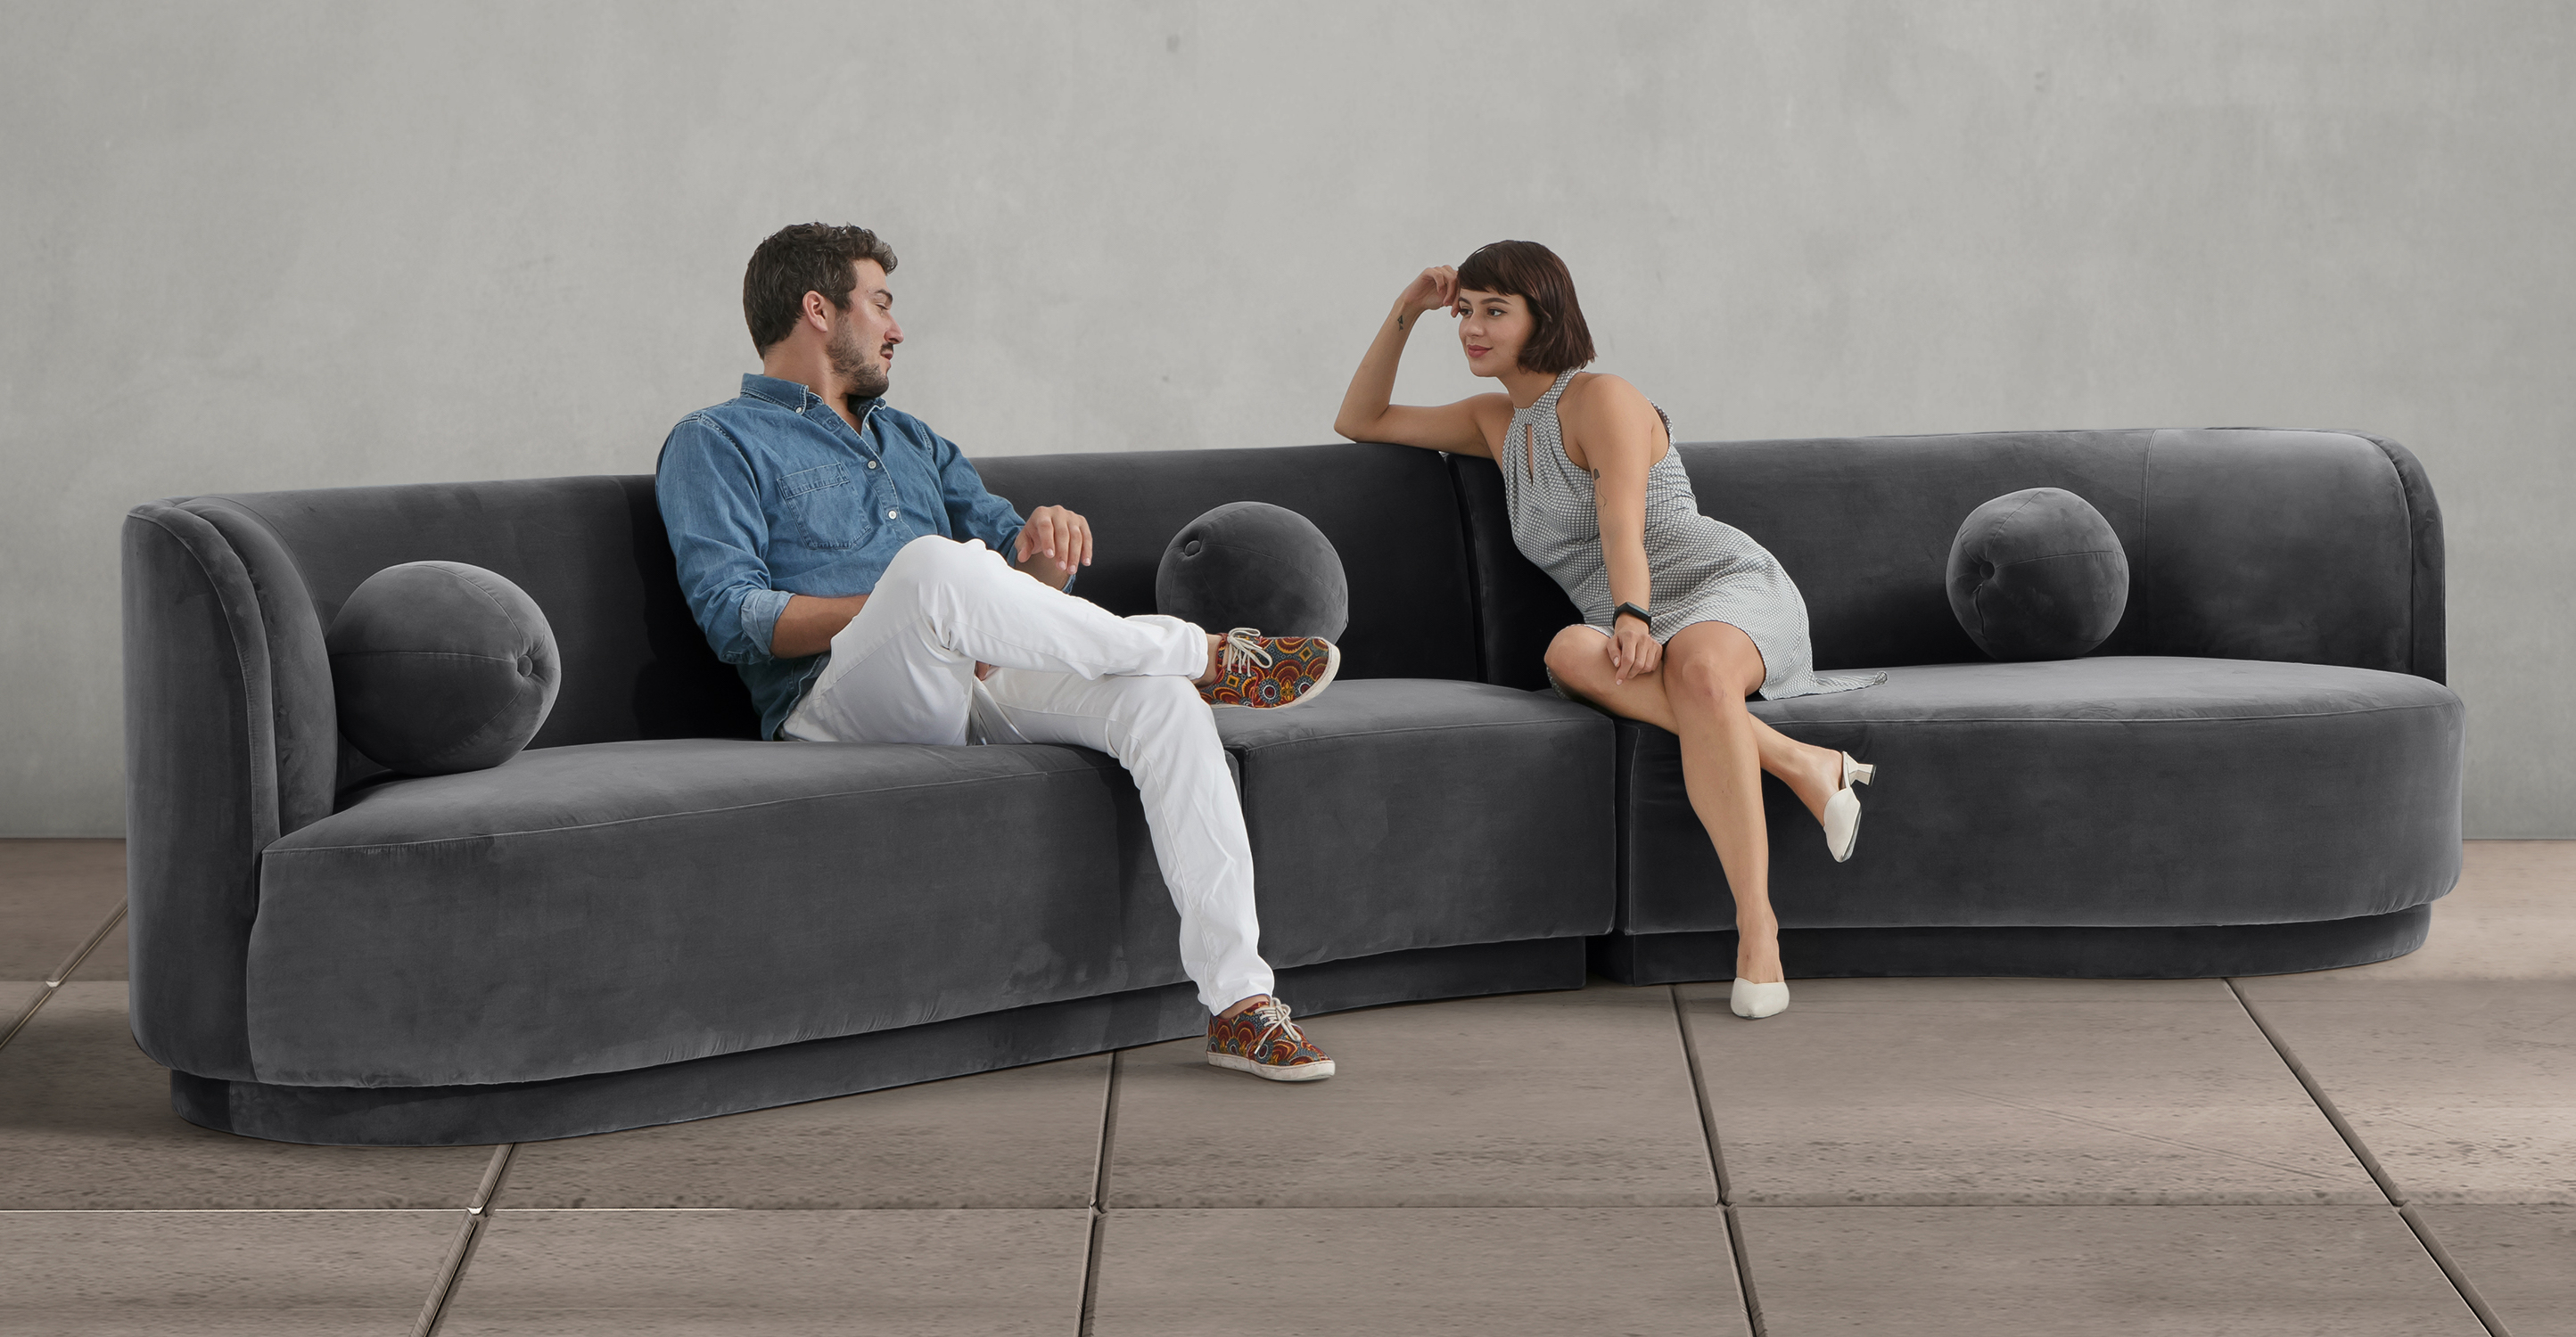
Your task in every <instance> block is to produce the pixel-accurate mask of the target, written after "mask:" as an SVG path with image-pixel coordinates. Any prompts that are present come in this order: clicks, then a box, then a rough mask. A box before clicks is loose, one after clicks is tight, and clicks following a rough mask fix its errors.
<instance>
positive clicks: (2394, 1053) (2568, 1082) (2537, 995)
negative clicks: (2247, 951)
mask: <svg viewBox="0 0 2576 1337" xmlns="http://www.w3.org/2000/svg"><path fill="white" fill-rule="evenodd" d="M2237 983H2238V985H2239V987H2241V988H2243V989H2244V990H2245V995H2246V997H2248V998H2251V999H2253V1000H2254V1002H2255V1005H2256V1006H2258V1007H2260V1008H2262V1009H2263V1016H2264V1018H2265V1019H2266V1020H2267V1021H2269V1022H2270V1023H2271V1024H2272V1028H2273V1029H2274V1030H2275V1031H2276V1032H2278V1033H2279V1034H2280V1036H2281V1038H2282V1040H2283V1042H2284V1043H2286V1044H2287V1045H2288V1046H2289V1049H2290V1052H2292V1053H2294V1054H2296V1055H2298V1057H2299V1061H2300V1062H2301V1063H2303V1064H2305V1065H2306V1066H2307V1069H2308V1072H2309V1073H2310V1075H2312V1076H2314V1077H2315V1078H2316V1079H2317V1084H2318V1085H2319V1086H2321V1087H2323V1088H2324V1090H2325V1093H2326V1095H2327V1096H2328V1097H2329V1098H2330V1099H2332V1100H2333V1101H2334V1103H2335V1106H2336V1107H2337V1108H2338V1109H2341V1110H2342V1111H2343V1115H2344V1118H2345V1119H2346V1120H2347V1121H2349V1122H2350V1123H2351V1124H2352V1127H2353V1131H2354V1132H2356V1133H2358V1134H2359V1135H2360V1137H2361V1141H2362V1145H2364V1146H2367V1147H2369V1148H2370V1150H2371V1154H2373V1155H2375V1156H2377V1157H2378V1158H2379V1163H2380V1165H2381V1166H2382V1167H2383V1168H2385V1169H2386V1170H2387V1171H2388V1173H2389V1175H2390V1177H2391V1178H2393V1179H2395V1180H2396V1181H2397V1186H2398V1188H2399V1190H2400V1191H2402V1192H2403V1193H2404V1194H2405V1195H2406V1198H2407V1200H2408V1201H2410V1202H2416V1203H2424V1202H2491V1203H2561V1204H2576V979H2565V980H2475V979H2471V980H2447V981H2445V980H2420V981H2416V980H2396V979H2390V980H2381V981H2376V982H2367V983H2365V982H2360V981H2354V980H2351V979H2344V978H2336V979H2329V978H2325V977H2323V976H2320V975H2289V976H2278V977H2273V978H2268V979H2245V980H2239V981H2238V982H2237Z"/></svg>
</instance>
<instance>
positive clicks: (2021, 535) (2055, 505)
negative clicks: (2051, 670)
mask: <svg viewBox="0 0 2576 1337" xmlns="http://www.w3.org/2000/svg"><path fill="white" fill-rule="evenodd" d="M1948 584H1949V590H1950V611H1951V612H1952V613H1954V614H1956V615H1957V616H1958V619H1959V625H1960V627H1962V628H1963V629H1965V630H1966V631H1967V633H1968V639H1970V640H1972V641H1975V642H1976V643H1977V648H1978V649H1980V650H1983V651H1985V652H1986V653H1987V654H1989V655H1991V656H1993V657H1994V658H1996V659H2073V658H2076V657H2077V656H2079V655H2083V654H2085V653H2087V652H2089V651H2091V650H2092V649H2093V647H2095V646H2097V645H2100V644H2101V643H2102V642H2103V641H2104V640H2105V639H2106V638H2108V637H2109V636H2110V634H2111V629H2112V628H2114V627H2117V626H2119V625H2120V614H2121V613H2122V612H2123V611H2124V610H2126V609H2127V608H2128V606H2129V557H2128V554H2127V553H2125V552H2123V551H2121V549H2120V536H2119V535H2117V534H2114V533H2112V532H2111V522H2110V521H2108V520H2105V519H2103V518H2102V513H2101V512H2100V511H2097V510H2095V509H2093V504H2092V503H2091V502H2088V501H2086V500H2084V499H2083V498H2082V497H2079V496H2076V495H2075V494H2074V493H2072V492H2068V491H2066V490H2065V489H2063V488H2054V487H2033V488H2024V489H2022V490H2021V491H2019V492H2007V493H2005V494H2004V495H2002V496H2000V497H1997V498H1995V499H1994V500H1992V501H1990V502H1987V503H1986V504H1985V505H1983V506H1979V507H1978V508H1977V509H1975V510H1973V511H1970V512H1968V519H1967V522H1966V523H1964V524H1962V525H1960V526H1959V536H1958V537H1957V538H1955V539H1953V540H1951V542H1950V565H1949V572H1948Z"/></svg>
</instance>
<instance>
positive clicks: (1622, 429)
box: [1557, 376, 1664, 682]
mask: <svg viewBox="0 0 2576 1337" xmlns="http://www.w3.org/2000/svg"><path fill="white" fill-rule="evenodd" d="M1557 420H1558V421H1559V422H1560V423H1562V424H1563V425H1564V428H1565V442H1566V446H1567V451H1566V453H1567V455H1568V456H1569V457H1570V458H1573V459H1574V461H1575V463H1577V464H1578V465H1580V466H1581V467H1582V468H1583V469H1584V470H1585V471H1586V472H1588V473H1590V474H1591V475H1592V499H1593V504H1594V505H1595V506H1597V507H1598V508H1599V509H1600V515H1601V564H1602V565H1603V566H1604V567H1606V568H1608V569H1609V573H1610V603H1611V605H1612V606H1613V607H1616V606H1618V605H1620V604H1623V603H1633V604H1635V605H1637V606H1638V607H1639V608H1646V609H1651V608H1653V607H1654V592H1655V575H1654V571H1653V569H1652V568H1650V567H1649V566H1648V565H1647V564H1646V471H1647V470H1649V469H1651V468H1653V467H1654V464H1655V460H1656V459H1657V458H1658V457H1660V456H1661V455H1662V454H1663V431H1664V424H1663V419H1662V417H1661V416H1659V415H1658V414H1657V413H1656V412H1655V406H1654V405H1652V404H1649V403H1647V402H1646V397H1645V396H1644V395H1642V394H1639V393H1638V392H1637V387H1635V386H1633V385H1630V384H1628V383H1627V382H1626V381H1623V380H1621V379H1619V378H1618V377H1616V376H1591V377H1587V378H1585V384H1584V385H1583V387H1582V393H1581V394H1568V395H1566V396H1565V399H1564V400H1560V401H1559V402H1558V406H1557ZM1578 451H1579V452H1580V454H1577V452H1578ZM1610 625H1611V643H1610V662H1611V667H1612V671H1613V675H1614V680H1615V681H1618V682H1626V681H1627V680H1628V679H1630V678H1633V677H1635V676H1637V675H1638V674H1640V673H1652V672H1653V671H1654V670H1655V666H1656V665H1657V664H1658V663H1660V662H1661V661H1662V659H1663V646H1662V645H1661V644H1659V643H1658V642H1657V641H1656V640H1655V637H1654V632H1653V629H1652V628H1650V627H1648V626H1647V625H1646V624H1645V623H1643V622H1640V621H1639V620H1637V619H1636V618H1634V617H1621V616H1617V615H1615V614H1614V615H1613V616H1612V618H1611V624H1610Z"/></svg>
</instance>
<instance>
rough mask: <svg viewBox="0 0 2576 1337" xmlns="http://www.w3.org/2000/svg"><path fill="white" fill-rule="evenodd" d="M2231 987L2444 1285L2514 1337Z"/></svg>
mask: <svg viewBox="0 0 2576 1337" xmlns="http://www.w3.org/2000/svg"><path fill="white" fill-rule="evenodd" d="M2227 988H2228V991H2229V992H2230V993H2233V994H2235V995H2236V1001H2237V1003H2238V1004H2239V1005H2240V1006H2242V1007H2243V1008H2244V1009H2245V1015H2246V1017H2247V1019H2249V1020H2251V1021H2252V1022H2253V1023H2254V1026H2255V1029H2257V1030H2260V1031H2261V1032H2262V1033H2263V1038H2264V1039H2265V1040H2268V1041H2270V1042H2271V1044H2272V1048H2273V1049H2274V1050H2275V1051H2277V1052H2278V1053H2279V1054H2280V1056H2281V1062H2282V1063H2284V1064H2286V1065H2288V1067H2289V1069H2290V1073H2291V1075H2292V1076H2294V1077H2296V1078H2298V1079H2299V1085H2300V1086H2301V1087H2303V1088H2305V1089H2306V1090H2307V1093H2308V1097H2309V1099H2311V1100H2314V1101H2315V1102H2316V1105H2317V1111H2318V1112H2319V1113H2321V1114H2323V1115H2324V1116H2325V1118H2326V1122H2327V1123H2329V1124H2331V1125H2333V1127H2334V1130H2335V1133H2336V1134H2337V1135H2338V1136H2340V1137H2342V1138H2343V1140H2344V1142H2345V1144H2346V1145H2348V1146H2350V1147H2351V1148H2352V1154H2353V1156H2354V1158H2355V1159H2357V1160H2359V1161H2360V1162H2361V1168H2362V1169H2364V1170H2366V1171H2368V1172H2369V1174H2370V1177H2371V1179H2372V1180H2373V1181H2375V1182H2377V1183H2378V1185H2379V1187H2380V1191H2381V1192H2382V1193H2385V1194H2386V1195H2387V1196H2388V1205H2389V1207H2390V1208H2392V1209H2393V1210H2395V1212H2396V1213H2397V1219H2398V1220H2399V1221H2400V1222H2402V1223H2403V1224H2404V1225H2405V1226H2406V1228H2407V1230H2408V1231H2410V1232H2412V1233H2413V1235H2414V1236H2415V1242H2416V1245H2417V1247H2419V1248H2421V1249H2423V1251H2424V1253H2425V1256H2426V1257H2427V1258H2429V1259H2431V1260H2432V1263H2433V1266H2434V1267H2436V1268H2438V1269H2440V1271H2441V1273H2442V1278H2443V1280H2445V1281H2448V1282H2450V1283H2451V1288H2452V1289H2453V1290H2454V1291H2456V1292H2458V1294H2459V1297H2460V1302H2461V1303H2462V1304H2465V1305H2467V1306H2468V1308H2469V1312H2470V1314H2471V1315H2473V1316H2474V1317H2475V1318H2476V1319H2477V1320H2478V1322H2479V1324H2480V1325H2481V1326H2483V1327H2485V1328H2486V1330H2487V1333H2488V1337H2512V1333H2511V1332H2509V1331H2508V1330H2507V1329H2506V1328H2505V1326H2504V1322H2503V1320H2502V1319H2500V1318H2498V1317H2497V1315H2496V1312H2495V1310H2494V1309H2493V1308H2492V1307H2490V1306H2489V1305H2488V1304H2487V1302H2486V1297H2485V1296H2484V1295H2482V1294H2481V1293H2480V1292H2479V1290H2478V1288H2477V1284H2476V1283H2475V1282H2473V1281H2471V1280H2470V1279H2469V1276H2468V1273H2466V1272H2465V1271H2463V1270H2462V1269H2461V1268H2460V1266H2459V1264H2458V1261H2457V1260H2455V1259H2453V1258H2452V1257H2451V1254H2450V1250H2448V1249H2447V1248H2445V1247H2443V1244H2442V1241H2441V1239H2440V1237H2439V1236H2438V1235H2436V1234H2435V1233H2434V1231H2433V1227H2432V1223H2430V1222H2428V1221H2426V1220H2424V1219H2423V1217H2422V1216H2421V1215H2419V1214H2418V1213H2417V1212H2416V1211H2415V1210H2414V1208H2413V1207H2412V1206H2411V1205H2410V1204H2409V1203H2408V1202H2407V1200H2406V1195H2405V1192H2404V1190H2402V1189H2400V1188H2399V1187H2398V1184H2397V1181H2396V1179H2395V1178H2394V1177H2393V1176H2391V1175H2390V1174H2389V1173H2388V1170H2387V1168H2386V1167H2385V1166H2382V1165H2381V1164H2380V1163H2379V1158H2378V1156H2376V1155H2374V1154H2373V1153H2372V1152H2371V1150H2370V1147H2369V1144H2367V1143H2365V1142H2363V1141H2362V1138H2361V1133H2360V1131H2359V1130H2357V1129H2355V1128H2354V1127H2353V1126H2352V1124H2351V1123H2350V1122H2349V1121H2348V1120H2346V1119H2345V1118H2344V1117H2343V1111H2342V1110H2341V1109H2339V1108H2337V1107H2336V1105H2335V1102H2334V1097H2332V1096H2330V1095H2328V1094H2326V1090H2325V1084H2324V1083H2323V1082H2320V1081H2319V1080H2317V1077H2316V1074H2314V1073H2312V1072H2310V1071H2309V1070H2308V1066H2307V1064H2306V1063H2305V1062H2303V1061H2301V1060H2300V1058H2299V1056H2298V1054H2297V1053H2296V1052H2295V1051H2293V1050H2292V1049H2291V1048H2290V1043H2289V1041H2288V1040H2287V1039H2285V1038H2283V1036H2282V1035H2281V1034H2280V1032H2278V1031H2275V1030H2274V1029H2272V1025H2271V1022H2270V1021H2269V1019H2267V1018H2266V1017H2265V1016H2264V1015H2263V1010H2262V1009H2261V1008H2260V1007H2259V1006H2257V1005H2256V1004H2255V1002H2254V1000H2253V999H2252V998H2251V997H2248V996H2247V995H2246V992H2245V990H2244V989H2243V988H2242V987H2241V986H2240V985H2238V983H2237V982H2236V980H2235V979H2234V978H2233V977H2230V978H2229V979H2228V981H2227Z"/></svg>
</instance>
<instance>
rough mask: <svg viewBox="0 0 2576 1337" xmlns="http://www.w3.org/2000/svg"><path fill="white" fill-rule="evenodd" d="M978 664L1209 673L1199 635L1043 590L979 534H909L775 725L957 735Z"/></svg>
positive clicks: (888, 737) (841, 736)
mask: <svg viewBox="0 0 2576 1337" xmlns="http://www.w3.org/2000/svg"><path fill="white" fill-rule="evenodd" d="M978 660H981V661H982V662H984V663H987V664H992V665H995V666H997V667H1001V668H1011V669H1037V670H1043V671H1046V672H1051V673H1066V674H1072V675H1074V676H1075V677H1077V678H1102V677H1107V676H1111V675H1143V674H1156V675H1163V676H1174V675H1177V676H1178V677H1180V678H1182V679H1184V680H1186V679H1190V678H1195V677H1197V676H1198V675H1199V674H1201V673H1204V672H1206V671H1207V662H1208V650H1207V635H1206V633H1204V632H1201V631H1200V630H1199V629H1198V628H1196V627H1193V626H1191V625H1190V624H1188V623H1186V622H1182V621H1179V620H1177V619H1175V618H1168V617H1119V616H1118V615H1117V614H1115V613H1112V612H1110V611H1109V610H1107V609H1105V608H1102V607H1101V606H1100V605H1098V604H1095V603H1093V602H1091V601H1090V600H1088V599H1077V598H1074V597H1073V596H1071V595H1068V594H1064V593H1061V592H1059V591H1056V590H1051V589H1048V588H1047V587H1046V586H1044V585H1041V584H1039V583H1038V582H1036V581H1034V580H1031V579H1029V578H1028V577H1027V576H1025V575H1023V574H1021V573H1019V572H1017V571H1013V570H1012V569H1011V568H1010V566H1009V565H1008V564H1006V563H1005V562H1003V560H1002V555H1001V554H1000V553H997V552H993V551H991V550H990V549H987V548H986V547H985V546H984V545H983V543H982V542H981V541H980V540H970V541H968V542H965V543H958V542H955V541H954V540H951V539H944V538H940V537H937V536H936V535H932V536H926V537H923V538H917V539H914V540H913V541H912V542H910V543H907V544H905V545H904V547H903V551H901V552H898V553H896V554H895V557H894V560H893V561H892V562H889V563H887V564H886V569H885V574H884V575H883V576H882V577H880V578H879V579H878V581H877V587H876V589H875V590H874V591H872V592H871V593H870V594H869V596H868V602H867V604H866V606H864V607H862V608H861V609H860V610H859V615H858V616H857V617H854V618H852V619H850V624H849V625H848V626H846V627H843V628H842V629H841V630H840V633H839V634H838V635H835V636H834V637H833V638H832V658H831V661H830V662H829V663H827V664H826V665H824V667H823V674H822V676H821V677H820V678H818V679H816V680H815V683H814V686H813V688H812V690H810V691H808V692H807V693H806V694H805V699H804V700H803V701H800V702H798V703H797V705H796V709H795V710H794V711H792V712H790V713H789V714H788V716H787V722H786V724H785V726H784V727H783V729H782V732H784V733H785V734H786V735H787V736H788V737H790V738H799V739H804V740H805V741H807V742H816V743H833V742H841V743H944V744H952V745H953V744H958V743H963V742H965V741H966V740H967V733H966V731H967V723H968V713H969V702H970V701H971V700H972V698H973V696H974V692H973V688H974V686H975V664H976V661H978ZM1192 695H1193V696H1195V695H1196V693H1195V692H1194V693H1192Z"/></svg>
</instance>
